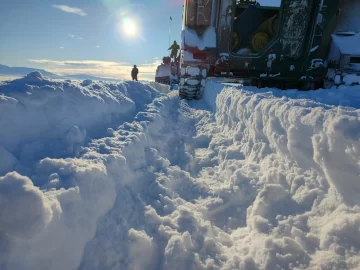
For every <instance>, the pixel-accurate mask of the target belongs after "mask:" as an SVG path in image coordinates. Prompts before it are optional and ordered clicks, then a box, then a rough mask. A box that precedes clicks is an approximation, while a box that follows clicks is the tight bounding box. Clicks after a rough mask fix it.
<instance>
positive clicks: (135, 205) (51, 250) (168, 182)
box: [0, 74, 360, 270]
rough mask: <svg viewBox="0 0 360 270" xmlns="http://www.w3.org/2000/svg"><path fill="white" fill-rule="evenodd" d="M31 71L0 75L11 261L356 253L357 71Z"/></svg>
mask: <svg viewBox="0 0 360 270" xmlns="http://www.w3.org/2000/svg"><path fill="white" fill-rule="evenodd" d="M31 78H32V79H31V80H29V79H30V77H28V78H23V79H20V80H18V81H13V82H7V83H3V84H1V85H0V93H2V94H0V100H1V103H0V111H1V114H0V124H1V126H6V129H1V130H0V135H1V137H0V155H1V157H0V159H1V161H5V162H4V163H1V165H0V204H1V206H2V207H0V239H1V241H0V242H1V245H0V249H1V253H0V266H1V267H0V268H1V269H15V270H17V269H36V270H38V269H39V270H41V269H79V270H83V269H90V270H91V269H228V270H230V269H258V270H260V269H266V270H268V269H294V270H295V269H296V270H298V269H314V270H315V269H358V268H359V267H360V237H359V229H360V199H359V196H358V194H359V192H360V181H359V175H360V163H359V160H360V139H359V138H360V110H359V108H360V86H351V87H350V86H341V87H339V88H333V89H330V90H319V91H306V92H303V91H295V90H290V91H281V90H277V89H269V88H265V89H257V88H255V87H244V86H241V85H234V84H229V83H222V82H221V81H220V80H215V79H213V80H208V81H207V85H206V90H205V92H204V96H203V99H202V100H200V101H185V100H180V99H179V98H178V96H177V91H171V92H169V91H168V88H166V89H164V88H162V86H161V85H158V84H155V83H146V82H126V81H125V82H119V83H118V84H109V83H94V82H91V83H90V84H87V85H86V86H82V85H81V84H82V82H77V81H73V82H64V81H61V82H54V81H52V80H47V79H45V78H43V77H42V76H40V77H39V76H38V75H37V74H32V76H31ZM98 88H99V89H101V90H99V89H98ZM35 97H36V98H35ZM51 99H54V100H53V102H52V103H49V102H50V100H51ZM60 101H61V102H60ZM54 104H55V105H56V104H58V106H55V105H54ZM59 104H61V106H60V105H59ZM105 108H107V109H105ZM55 111H58V112H61V111H63V113H62V114H59V115H57V114H56V113H55ZM65 112H66V113H65ZM86 114H89V115H91V119H92V120H88V118H86V117H85V116H84V115H86ZM99 115H102V117H100V116H99ZM108 115H112V116H114V117H112V118H110V117H105V116H108ZM4 116H5V117H4ZM45 116H46V117H45ZM62 116H64V117H67V118H66V119H68V118H70V119H71V121H70V120H66V121H65V118H63V117H62ZM89 117H90V116H89ZM8 118H11V119H12V121H9V120H6V119H8ZM104 119H105V120H104ZM36 120H37V121H36ZM106 120H108V121H106ZM4 121H7V122H4ZM5 124H6V125H5ZM92 125H95V126H97V127H101V128H99V129H100V130H97V129H96V128H95V130H94V129H92ZM20 127H21V129H20ZM46 127H47V128H46ZM54 128H56V132H55V131H53V132H50V130H51V129H54ZM30 129H31V130H32V131H31V132H30ZM19 130H21V132H22V133H21V135H19ZM11 135H12V136H11ZM57 144H59V146H58V148H57V147H55V145H57ZM60 146H61V150H62V151H60V150H59V148H60ZM39 149H41V150H39ZM21 153H22V155H21ZM21 156H25V157H26V158H20V157H21ZM19 258H21V260H19Z"/></svg>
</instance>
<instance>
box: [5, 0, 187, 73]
mask: <svg viewBox="0 0 360 270" xmlns="http://www.w3.org/2000/svg"><path fill="white" fill-rule="evenodd" d="M183 2H184V1H183V0H171V1H169V0H151V1H150V0H0V7H1V8H0V37H1V38H0V40H1V42H0V64H4V65H8V66H13V67H14V66H22V67H34V68H41V69H46V70H47V71H50V72H54V73H56V74H60V75H63V74H84V73H86V74H90V75H94V76H101V77H111V78H123V79H129V78H130V70H131V68H132V66H133V65H134V64H136V65H137V66H138V67H139V72H140V74H139V79H150V80H153V79H154V74H155V70H156V66H157V65H158V64H159V63H160V61H161V59H162V58H163V57H164V56H166V55H169V51H168V50H167V49H168V47H169V28H170V30H171V31H170V39H171V42H173V41H174V40H177V42H180V32H181V17H182V10H183V7H182V5H183ZM170 16H171V17H172V21H170ZM170 23H171V24H170Z"/></svg>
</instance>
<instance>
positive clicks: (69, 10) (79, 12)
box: [53, 5, 87, 16]
mask: <svg viewBox="0 0 360 270" xmlns="http://www.w3.org/2000/svg"><path fill="white" fill-rule="evenodd" d="M53 7H54V8H57V9H60V10H62V11H64V12H67V13H73V14H77V15H80V16H86V15H87V14H86V13H85V12H84V11H83V10H82V9H80V8H74V7H69V6H65V5H53Z"/></svg>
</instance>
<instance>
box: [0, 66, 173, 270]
mask: <svg viewBox="0 0 360 270" xmlns="http://www.w3.org/2000/svg"><path fill="white" fill-rule="evenodd" d="M168 91H169V90H168V87H163V86H161V85H159V84H155V83H152V82H151V83H138V82H122V83H118V84H112V83H110V84H109V83H101V82H92V81H83V82H80V81H74V82H70V81H65V82H64V81H57V82H55V81H51V80H48V79H46V78H44V77H42V76H41V74H40V73H37V72H36V73H31V74H29V75H28V76H27V77H25V78H22V79H19V80H15V81H12V82H5V83H3V84H1V85H0V92H1V95H0V97H1V99H0V100H1V103H0V110H1V115H2V117H1V118H0V123H1V126H3V127H4V126H5V127H6V129H2V130H1V132H0V135H1V136H0V159H1V165H0V172H1V174H3V175H4V176H3V177H0V204H1V209H0V242H1V245H0V249H1V253H0V268H1V269H76V268H77V267H78V266H79V265H80V262H81V258H82V255H83V251H84V248H85V244H86V243H87V242H88V241H89V240H91V238H92V237H93V236H94V234H95V230H96V224H97V222H98V219H99V218H100V217H101V216H104V215H105V213H106V212H107V211H108V210H109V209H111V208H112V207H113V205H114V202H115V200H116V196H117V195H116V187H117V185H118V184H119V183H123V181H124V179H123V178H124V177H125V175H124V177H119V175H121V174H122V172H124V173H125V172H126V170H125V168H126V167H125V161H126V160H125V158H123V157H122V156H120V155H119V154H118V155H108V156H107V157H106V158H105V159H104V158H102V157H100V155H99V156H98V157H94V156H92V154H91V150H89V149H91V148H89V149H87V148H86V145H88V143H85V144H84V140H85V138H88V137H89V136H99V135H100V136H104V135H105V134H108V135H110V136H113V135H114V133H115V131H114V129H113V128H112V127H114V128H115V126H118V125H120V124H122V123H123V122H124V121H125V120H133V118H134V117H135V116H136V113H137V112H138V111H139V110H143V109H144V108H145V107H146V106H147V104H148V103H150V102H151V101H152V100H153V99H154V98H156V97H160V96H161V92H163V93H166V92H168ZM99 129H100V131H99ZM89 139H91V137H90V138H89ZM75 150H76V151H77V153H76V155H75V154H74V152H75ZM97 150H98V153H101V152H103V151H104V149H103V145H100V146H99V148H98V149H97ZM59 153H60V154H59ZM19 154H20V159H19V158H18V155H19ZM58 155H60V156H64V155H65V156H74V157H72V158H51V157H56V156H58ZM24 156H25V157H26V158H27V159H25V158H24ZM25 161H28V162H25ZM112 166H115V167H114V168H113V167H112ZM111 169H112V170H115V172H116V174H115V172H112V171H111ZM13 170H15V171H16V172H10V171H13ZM19 172H20V173H21V174H24V175H27V176H24V175H21V174H19ZM129 236H130V237H132V239H133V240H134V248H133V249H132V250H130V255H131V256H133V258H135V257H136V256H138V253H137V251H136V248H135V247H136V246H137V245H140V246H141V245H142V241H143V240H142V239H141V236H142V235H141V232H139V233H137V232H135V231H132V232H131V233H129ZM145 238H146V237H145ZM150 247H151V246H150ZM144 248H146V247H144ZM19 258H21V259H19ZM145 262H146V261H144V263H145Z"/></svg>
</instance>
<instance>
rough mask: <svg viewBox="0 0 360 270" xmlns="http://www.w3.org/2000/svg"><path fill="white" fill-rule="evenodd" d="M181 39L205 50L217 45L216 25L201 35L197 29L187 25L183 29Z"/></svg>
mask: <svg viewBox="0 0 360 270" xmlns="http://www.w3.org/2000/svg"><path fill="white" fill-rule="evenodd" d="M181 39H182V41H183V42H185V44H186V45H187V46H190V47H197V48H198V49H199V50H201V51H203V50H205V49H206V48H215V47H216V30H215V27H208V28H207V29H206V30H205V32H204V33H203V34H202V35H201V36H199V35H198V34H197V33H196V31H195V30H193V29H190V28H188V27H185V29H184V30H182V35H181Z"/></svg>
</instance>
